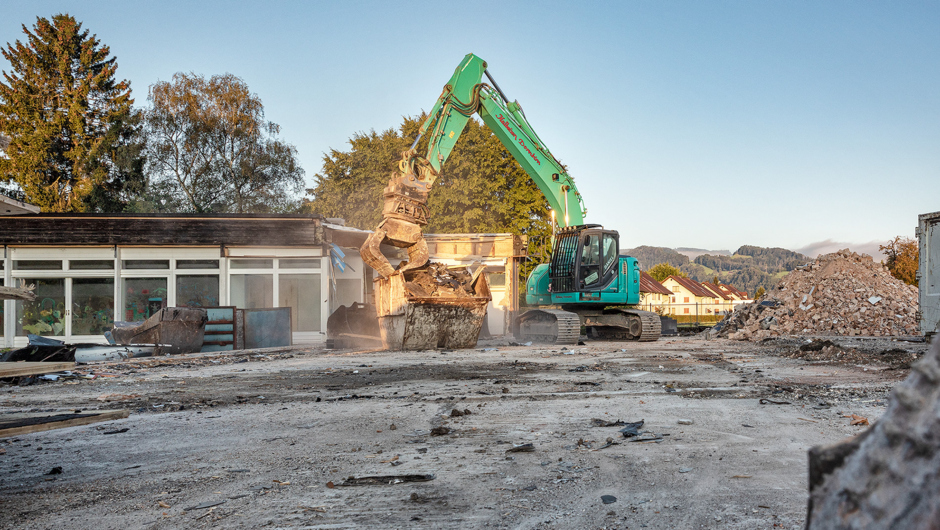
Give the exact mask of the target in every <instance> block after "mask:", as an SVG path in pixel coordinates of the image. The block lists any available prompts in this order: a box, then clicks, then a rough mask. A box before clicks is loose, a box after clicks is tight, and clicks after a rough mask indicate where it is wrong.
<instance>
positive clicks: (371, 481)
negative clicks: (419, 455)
mask: <svg viewBox="0 0 940 530" xmlns="http://www.w3.org/2000/svg"><path fill="white" fill-rule="evenodd" d="M431 480H434V475H380V476H370V477H349V478H347V479H346V480H345V481H343V482H340V483H339V484H336V485H337V486H342V487H347V486H389V485H393V484H403V483H405V482H428V481H431Z"/></svg>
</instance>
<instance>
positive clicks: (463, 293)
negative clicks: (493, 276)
mask: <svg viewBox="0 0 940 530" xmlns="http://www.w3.org/2000/svg"><path fill="white" fill-rule="evenodd" d="M481 272H482V271H481ZM404 275H405V289H407V290H408V292H409V293H410V294H411V295H413V296H419V297H441V298H464V297H468V296H475V295H476V293H475V290H474V286H473V283H474V281H475V280H476V278H477V277H478V276H479V275H474V274H472V273H471V272H470V270H469V269H468V268H467V267H465V266H462V265H460V266H448V265H445V264H443V263H434V262H430V263H428V264H427V265H425V266H424V267H421V268H420V269H412V270H409V271H406V272H405V273H404Z"/></svg>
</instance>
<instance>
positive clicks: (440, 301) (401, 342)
mask: <svg viewBox="0 0 940 530" xmlns="http://www.w3.org/2000/svg"><path fill="white" fill-rule="evenodd" d="M435 265H436V264H432V265H431V266H430V268H434V267H435ZM424 273H425V271H424V270H420V271H410V272H404V273H402V274H394V275H392V276H390V277H388V278H378V279H376V280H375V300H376V310H377V313H378V319H379V332H380V333H381V336H382V343H383V345H384V347H385V348H387V349H389V350H428V349H434V348H454V349H459V348H472V347H474V346H476V343H477V339H478V338H479V336H480V329H481V328H482V327H483V319H484V318H485V317H486V306H487V304H488V303H489V301H490V300H492V297H491V296H490V288H489V284H488V283H487V280H486V275H485V274H482V268H481V269H480V270H479V271H478V274H474V275H473V276H472V280H471V281H470V282H469V283H468V284H467V287H468V289H464V293H463V295H462V296H434V295H432V293H428V292H427V290H426V289H425V288H423V287H422V286H421V284H420V283H418V282H416V281H413V280H415V279H416V278H415V276H416V275H418V274H424ZM446 274H447V273H446V272H444V273H443V275H444V276H446ZM449 281H452V280H449ZM461 289H463V287H461Z"/></svg>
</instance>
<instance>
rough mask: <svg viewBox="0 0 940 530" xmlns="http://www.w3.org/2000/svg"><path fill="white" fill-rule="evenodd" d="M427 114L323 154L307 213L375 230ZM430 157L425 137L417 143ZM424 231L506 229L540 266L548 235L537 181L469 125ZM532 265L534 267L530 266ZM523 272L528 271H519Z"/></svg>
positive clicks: (436, 189)
mask: <svg viewBox="0 0 940 530" xmlns="http://www.w3.org/2000/svg"><path fill="white" fill-rule="evenodd" d="M424 119H425V116H418V117H405V118H404V119H403V121H402V123H401V125H400V126H399V127H398V129H397V130H396V129H388V130H386V131H383V132H381V133H377V132H375V131H370V132H369V133H357V134H355V135H353V137H352V138H350V140H349V146H350V150H349V151H340V150H337V149H332V150H330V152H329V153H328V154H326V155H324V157H323V168H322V170H321V171H320V173H317V175H316V176H315V185H314V187H313V188H311V189H308V190H307V194H308V196H309V197H310V200H309V202H307V204H306V208H307V209H309V210H310V211H313V212H316V213H319V214H322V215H325V216H327V217H342V218H344V219H345V220H346V223H347V224H348V225H350V226H354V227H357V228H362V229H369V230H371V229H373V228H375V226H376V225H377V224H378V223H379V221H380V220H381V219H382V206H383V197H382V190H383V189H384V188H385V186H386V184H388V179H389V176H390V175H391V174H392V171H393V170H394V169H395V168H396V164H397V162H398V160H400V159H401V153H402V151H404V150H406V149H408V148H409V147H410V146H411V144H412V143H413V142H414V139H415V138H416V137H417V135H418V128H419V127H420V125H421V123H422V122H423V121H424ZM418 152H419V153H426V152H427V137H425V138H423V139H422V140H421V142H420V143H419V144H418ZM428 210H429V212H430V219H429V223H428V226H426V227H425V228H424V231H425V232H451V233H454V232H490V233H492V232H509V233H513V234H519V235H525V236H528V243H529V256H533V257H536V256H537V258H536V259H537V260H539V261H542V260H544V259H546V258H547V255H548V253H546V252H542V251H541V247H540V243H542V242H544V241H545V240H546V239H547V238H548V237H549V236H550V235H551V226H550V222H551V221H550V217H549V211H548V201H547V200H546V199H545V197H544V195H542V192H541V191H539V189H538V187H537V186H536V185H535V182H533V181H532V179H531V178H530V177H529V175H528V174H527V173H526V172H525V171H524V170H523V169H522V167H521V166H519V164H518V162H516V161H515V159H513V158H512V155H511V154H510V153H509V151H507V150H506V148H505V147H504V146H503V145H502V143H500V141H499V139H498V138H497V137H496V135H495V134H493V132H492V131H490V130H489V129H488V128H487V127H486V126H485V125H483V124H482V123H480V122H479V121H477V120H470V121H469V122H468V123H467V127H466V128H465V129H464V131H463V133H462V134H461V137H460V141H459V142H457V145H456V146H455V147H454V150H453V151H452V152H451V154H450V156H449V157H448V159H447V161H446V162H445V163H444V165H443V169H442V171H441V175H440V176H439V178H438V179H437V180H436V181H435V183H434V186H433V188H432V190H431V193H430V196H429V198H428ZM527 265H531V264H527ZM520 273H521V274H522V275H525V274H527V273H528V267H527V266H523V267H522V268H521V270H520Z"/></svg>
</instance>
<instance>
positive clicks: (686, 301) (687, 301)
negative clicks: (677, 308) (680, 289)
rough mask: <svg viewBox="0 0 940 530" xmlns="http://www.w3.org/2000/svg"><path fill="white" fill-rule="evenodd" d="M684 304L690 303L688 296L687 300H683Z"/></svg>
mask: <svg viewBox="0 0 940 530" xmlns="http://www.w3.org/2000/svg"><path fill="white" fill-rule="evenodd" d="M683 302H685V303H686V304H687V303H689V297H688V296H686V297H685V299H684V300H683Z"/></svg>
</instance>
